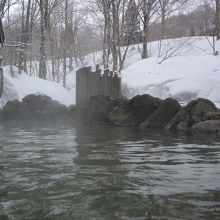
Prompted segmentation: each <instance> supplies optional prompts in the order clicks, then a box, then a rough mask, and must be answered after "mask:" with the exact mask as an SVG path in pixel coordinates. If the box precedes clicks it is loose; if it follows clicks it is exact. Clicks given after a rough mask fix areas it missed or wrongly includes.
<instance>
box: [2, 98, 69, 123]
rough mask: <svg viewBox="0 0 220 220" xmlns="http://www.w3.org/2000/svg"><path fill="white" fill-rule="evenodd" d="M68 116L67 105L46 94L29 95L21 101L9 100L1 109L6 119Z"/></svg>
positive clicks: (61, 117) (45, 118) (56, 118)
mask: <svg viewBox="0 0 220 220" xmlns="http://www.w3.org/2000/svg"><path fill="white" fill-rule="evenodd" d="M67 117H68V110H67V107H66V106H64V105H62V104H60V103H59V102H57V101H53V100H52V99H51V98H50V97H48V96H46V95H28V96H26V97H24V98H23V100H22V101H21V102H19V101H18V100H15V101H9V102H8V103H7V104H6V105H5V106H4V107H3V109H2V111H1V118H2V120H5V121H7V120H10V121H13V120H21V121H26V122H28V121H30V120H31V121H32V120H37V121H38V120H41V121H47V120H50V121H59V120H64V119H65V120H66V119H67Z"/></svg>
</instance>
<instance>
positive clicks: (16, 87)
mask: <svg viewBox="0 0 220 220" xmlns="http://www.w3.org/2000/svg"><path fill="white" fill-rule="evenodd" d="M13 70H14V71H13V72H14V76H15V77H13V78H12V77H11V76H10V74H9V72H10V71H9V66H6V67H4V69H3V71H4V81H5V83H4V84H5V85H4V92H3V97H2V105H5V104H6V102H7V101H9V100H14V99H19V100H21V99H22V98H23V97H25V96H26V95H29V94H45V95H48V96H50V97H51V98H52V99H53V100H57V101H58V102H60V103H62V104H64V105H66V106H69V105H71V104H73V103H75V94H74V90H70V91H68V90H67V89H65V88H64V87H63V86H61V85H60V84H58V83H55V82H52V81H49V80H43V79H40V78H38V77H35V76H28V75H27V74H25V73H22V74H21V75H18V74H17V72H18V71H17V68H16V67H13Z"/></svg>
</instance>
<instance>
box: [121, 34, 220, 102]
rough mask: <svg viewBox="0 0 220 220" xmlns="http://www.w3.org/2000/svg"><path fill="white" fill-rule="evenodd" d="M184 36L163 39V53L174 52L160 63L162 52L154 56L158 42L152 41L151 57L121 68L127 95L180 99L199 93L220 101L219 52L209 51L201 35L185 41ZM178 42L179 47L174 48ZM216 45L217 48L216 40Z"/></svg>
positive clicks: (196, 95) (156, 52)
mask: <svg viewBox="0 0 220 220" xmlns="http://www.w3.org/2000/svg"><path fill="white" fill-rule="evenodd" d="M184 40H186V38H185V39H184V38H182V39H176V40H169V41H165V43H164V51H165V52H164V54H165V53H169V52H170V53H171V52H172V51H174V53H173V55H172V56H171V57H169V58H168V59H166V60H165V61H164V62H162V63H161V64H159V62H160V61H161V60H162V59H163V56H162V57H161V58H158V49H157V45H158V43H157V42H153V43H152V44H151V48H152V54H153V56H152V57H151V58H148V59H144V60H139V61H137V62H134V63H133V64H131V65H129V66H128V67H127V68H125V69H124V70H123V72H122V82H123V83H124V84H125V85H126V86H127V87H128V88H129V92H128V93H127V94H128V96H133V95H135V94H140V93H148V94H151V95H153V96H158V97H160V98H167V97H174V98H177V99H178V100H179V101H183V102H186V101H189V100H191V99H194V98H198V97H203V98H208V99H210V100H212V101H214V102H216V103H220V86H219V85H220V56H219V55H218V56H214V55H212V54H213V51H212V48H211V46H210V45H209V42H208V41H207V39H205V38H194V39H189V40H188V41H187V40H186V41H185V43H184ZM181 41H182V42H183V43H181ZM175 44H176V45H175ZM167 45H170V47H168V46H167ZM178 45H180V46H179V49H177V50H176V51H175V48H178ZM165 47H167V48H165ZM169 48H171V49H169ZM172 48H173V49H172ZM216 48H217V50H219V51H220V41H218V42H217V45H216ZM169 50H170V51H169Z"/></svg>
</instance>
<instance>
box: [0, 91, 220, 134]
mask: <svg viewBox="0 0 220 220" xmlns="http://www.w3.org/2000/svg"><path fill="white" fill-rule="evenodd" d="M0 119H1V121H2V122H4V121H6V122H9V121H10V122H14V121H20V122H22V123H23V122H38V121H43V122H58V123H59V122H64V123H72V122H73V123H80V124H92V125H105V126H106V125H107V126H109V125H110V126H124V127H130V126H133V127H140V128H160V129H166V130H191V131H192V132H209V133H210V132H211V133H216V134H219V132H220V110H219V109H217V108H216V106H215V104H214V103H212V102H211V101H209V100H207V99H202V98H199V99H197V100H193V101H191V102H190V103H189V104H188V105H186V106H185V107H181V106H180V104H179V103H178V102H177V101H176V100H175V99H172V98H168V99H166V100H161V99H159V98H155V97H152V96H150V95H146V94H145V95H138V96H135V97H134V98H132V99H131V100H126V99H117V100H116V99H112V98H110V97H107V96H93V97H91V98H90V100H89V102H88V103H87V104H86V105H84V106H80V107H76V106H74V105H71V106H69V107H66V106H64V105H62V104H60V103H59V102H57V101H54V100H52V99H51V98H50V97H48V96H46V95H28V96H26V97H24V98H23V99H22V101H21V102H19V101H18V100H15V101H9V102H8V103H7V104H6V105H5V106H4V107H3V108H2V109H1V110H0Z"/></svg>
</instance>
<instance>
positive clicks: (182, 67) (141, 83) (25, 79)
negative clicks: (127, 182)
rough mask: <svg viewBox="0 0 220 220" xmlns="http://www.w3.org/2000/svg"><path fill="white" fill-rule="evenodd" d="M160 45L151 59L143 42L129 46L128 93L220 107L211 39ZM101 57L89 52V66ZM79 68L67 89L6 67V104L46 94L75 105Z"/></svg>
mask: <svg viewBox="0 0 220 220" xmlns="http://www.w3.org/2000/svg"><path fill="white" fill-rule="evenodd" d="M211 40H212V39H211V38H210V42H211ZM159 46H160V44H159V42H157V41H155V42H151V43H149V47H148V50H149V56H150V58H147V59H144V60H142V59H141V55H140V53H139V51H140V50H139V49H140V48H141V45H134V46H131V47H130V48H129V50H128V54H127V59H126V61H125V65H124V69H123V71H122V73H121V76H122V83H123V93H124V95H125V96H127V97H128V98H131V97H133V96H135V95H137V94H145V93H147V94H150V95H153V96H156V97H159V98H162V99H164V98H167V97H173V98H176V99H177V100H178V101H180V102H188V101H190V100H192V99H196V98H199V97H201V98H208V99H210V100H211V101H213V102H215V103H216V104H217V105H218V106H219V107H220V104H219V103H220V86H219V85H220V55H218V56H214V55H212V54H213V50H212V47H211V46H210V44H209V42H208V40H207V39H206V38H205V37H194V38H179V39H172V40H164V41H162V44H161V50H160V53H159ZM122 50H123V48H122ZM216 50H218V51H220V41H218V42H216ZM101 56H102V53H101V52H97V53H95V54H89V55H87V56H86V57H84V61H83V63H84V65H85V66H89V65H94V64H97V63H100V62H101ZM163 59H164V61H163V62H162V63H161V61H162V60H163ZM159 63H161V64H159ZM76 70H77V69H76ZM76 70H75V71H72V72H70V73H68V75H67V89H65V88H63V87H62V86H61V85H60V84H58V83H55V82H52V81H48V80H42V79H39V78H37V77H34V76H28V75H26V74H25V73H23V74H22V75H20V76H19V75H18V74H16V71H17V70H16V68H15V70H14V72H15V74H14V75H15V78H12V77H11V76H10V71H9V67H5V68H4V75H5V89H4V94H3V99H2V102H3V103H2V104H3V105H4V104H6V102H7V101H8V100H13V99H19V100H21V99H22V98H23V97H24V96H26V95H28V94H31V93H32V94H36V93H43V94H45V95H48V96H50V97H51V98H52V99H54V100H57V101H59V102H60V103H62V104H65V105H67V106H68V105H70V104H74V103H75V75H76V74H75V72H76Z"/></svg>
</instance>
